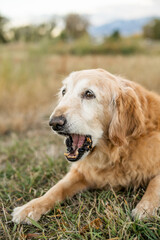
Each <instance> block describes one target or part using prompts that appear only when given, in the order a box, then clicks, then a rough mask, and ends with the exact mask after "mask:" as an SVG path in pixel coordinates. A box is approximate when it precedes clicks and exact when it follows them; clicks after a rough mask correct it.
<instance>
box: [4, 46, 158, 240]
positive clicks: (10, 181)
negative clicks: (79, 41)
mask: <svg viewBox="0 0 160 240" xmlns="http://www.w3.org/2000/svg"><path fill="white" fill-rule="evenodd" d="M159 66H160V57H159V56H158V55H140V54H139V55H129V56H122V55H115V56H113V55H103V56H102V55H94V56H93V55H85V56H72V55H53V54H49V53H47V54H44V53H38V54H35V51H31V49H30V48H28V46H26V45H24V44H18V45H14V44H12V45H8V46H0V133H1V136H0V204H1V206H0V239H11V240H14V239H110V240H111V239H112V240H117V239H122V240H125V239H127V240H131V239H134V240H137V239H139V240H141V239H142V240H143V239H144V240H146V239H150V240H158V239H160V214H159V216H157V217H154V218H151V219H146V220H144V221H138V220H135V221H134V220H133V219H132V216H131V210H132V209H133V208H134V207H135V206H136V204H137V203H138V201H139V200H140V199H141V197H142V195H143V193H144V191H145V189H142V188H140V189H139V190H138V192H133V190H132V189H129V190H128V191H125V190H124V191H119V192H116V193H115V192H114V191H108V192H107V191H96V190H95V191H88V192H84V193H80V194H77V195H76V196H74V197H73V198H72V199H67V200H66V201H64V202H63V203H61V204H59V205H57V206H55V208H54V210H52V211H51V212H50V213H49V214H47V215H46V216H43V217H42V218H41V220H40V221H39V222H38V223H36V222H32V223H33V225H31V226H28V225H16V224H14V223H12V222H11V215H10V214H11V212H12V209H13V208H14V207H15V206H19V205H22V204H24V203H26V202H27V201H29V200H31V199H33V198H35V197H38V196H41V195H43V194H44V193H45V192H46V191H47V190H48V189H49V188H50V187H51V186H53V185H54V184H55V183H56V182H57V181H58V180H60V179H61V178H62V177H63V176H64V174H65V173H66V172H67V169H68V168H69V163H67V161H66V160H65V159H64V157H63V150H64V146H63V139H62V138H60V137H57V136H55V135H54V134H53V133H52V132H51V130H50V128H49V126H48V118H49V115H50V113H51V112H52V110H53V109H54V106H55V104H56V94H57V90H58V89H59V87H60V86H61V80H62V79H63V78H64V77H65V76H67V74H69V73H70V72H71V71H75V70H81V69H88V68H98V67H100V68H104V69H106V70H108V71H110V72H112V73H115V74H118V75H121V76H125V77H126V78H128V79H130V80H133V81H136V82H139V83H141V84H142V85H144V86H146V87H147V88H149V89H150V90H153V91H156V92H158V93H160V67H159Z"/></svg>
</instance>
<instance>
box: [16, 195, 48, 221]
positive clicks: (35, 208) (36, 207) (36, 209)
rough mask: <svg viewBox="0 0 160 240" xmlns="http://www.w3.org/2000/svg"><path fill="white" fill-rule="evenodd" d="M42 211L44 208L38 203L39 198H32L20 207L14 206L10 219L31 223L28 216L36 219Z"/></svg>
mask: <svg viewBox="0 0 160 240" xmlns="http://www.w3.org/2000/svg"><path fill="white" fill-rule="evenodd" d="M44 212H45V209H44V208H43V205H41V204H40V203H39V199H34V200H32V201H30V202H28V203H27V204H25V205H23V206H21V207H16V208H15V209H14V210H13V213H12V216H13V218H12V221H13V222H15V223H27V224H31V221H30V218H31V219H33V220H35V221H38V220H39V219H40V217H41V215H42V214H43V213H44Z"/></svg>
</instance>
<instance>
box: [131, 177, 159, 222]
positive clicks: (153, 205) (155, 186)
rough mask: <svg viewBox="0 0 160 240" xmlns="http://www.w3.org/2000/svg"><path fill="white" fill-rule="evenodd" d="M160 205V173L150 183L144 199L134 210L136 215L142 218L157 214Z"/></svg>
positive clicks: (133, 213) (133, 212)
mask: <svg viewBox="0 0 160 240" xmlns="http://www.w3.org/2000/svg"><path fill="white" fill-rule="evenodd" d="M159 206H160V175H158V176H156V177H154V178H153V179H152V180H151V181H150V182H149V184H148V187H147V190H146V192H145V194H144V196H143V198H142V200H141V201H140V202H139V203H138V204H137V206H136V208H135V209H134V210H133V211H132V215H133V216H134V217H138V218H139V219H142V218H144V217H148V216H153V215H155V214H156V211H157V209H158V207H159Z"/></svg>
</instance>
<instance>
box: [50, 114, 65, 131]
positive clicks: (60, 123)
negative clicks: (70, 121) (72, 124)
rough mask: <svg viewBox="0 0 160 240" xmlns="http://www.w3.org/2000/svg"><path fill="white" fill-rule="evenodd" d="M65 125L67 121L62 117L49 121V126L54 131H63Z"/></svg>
mask: <svg viewBox="0 0 160 240" xmlns="http://www.w3.org/2000/svg"><path fill="white" fill-rule="evenodd" d="M66 123H67V120H66V118H65V117H64V116H58V117H52V118H51V120H50V121H49V126H51V127H52V128H53V130H54V131H60V130H63V128H64V126H65V125H66Z"/></svg>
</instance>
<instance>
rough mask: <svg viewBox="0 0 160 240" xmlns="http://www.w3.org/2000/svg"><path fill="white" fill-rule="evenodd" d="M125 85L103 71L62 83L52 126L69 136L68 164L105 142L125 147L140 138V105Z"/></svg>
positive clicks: (87, 72)
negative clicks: (131, 140) (137, 137)
mask: <svg viewBox="0 0 160 240" xmlns="http://www.w3.org/2000/svg"><path fill="white" fill-rule="evenodd" d="M126 82H127V81H126ZM125 84H126V83H125V82H123V80H122V79H118V78H117V77H115V76H114V75H112V74H110V73H108V72H106V71H105V70H102V69H93V70H84V71H79V72H73V73H71V74H70V75H69V76H68V77H67V78H66V79H65V80H64V81H63V87H62V88H61V90H60V96H59V104H58V106H57V107H56V108H55V110H54V112H53V113H52V115H51V117H50V126H51V127H52V129H53V130H54V131H55V132H57V133H58V134H61V135H64V136H66V146H67V153H65V156H66V158H67V159H68V160H69V161H72V162H73V161H77V160H79V159H81V158H83V157H84V156H86V155H87V154H89V153H90V152H91V151H92V149H93V148H94V147H95V146H96V145H98V144H99V140H101V139H102V138H103V139H108V140H109V141H110V142H111V143H112V144H114V145H122V144H124V143H126V138H127V136H129V135H136V134H140V132H141V129H142V125H143V113H142V109H141V105H140V102H139V99H138V97H137V95H136V93H135V91H134V89H132V88H131V87H128V86H125Z"/></svg>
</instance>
